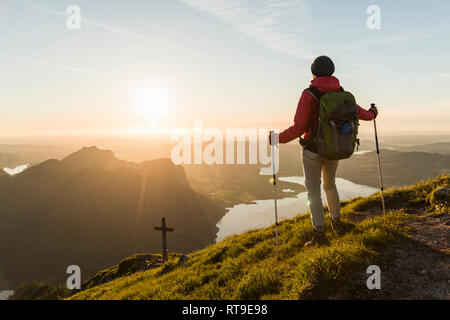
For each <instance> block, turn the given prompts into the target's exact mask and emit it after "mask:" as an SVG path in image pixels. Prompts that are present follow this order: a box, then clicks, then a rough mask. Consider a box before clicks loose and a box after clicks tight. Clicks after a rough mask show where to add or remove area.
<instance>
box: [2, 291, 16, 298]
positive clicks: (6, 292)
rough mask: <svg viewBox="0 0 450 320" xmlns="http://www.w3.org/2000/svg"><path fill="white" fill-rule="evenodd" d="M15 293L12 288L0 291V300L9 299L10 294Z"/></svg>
mask: <svg viewBox="0 0 450 320" xmlns="http://www.w3.org/2000/svg"><path fill="white" fill-rule="evenodd" d="M13 294H14V291H12V290H5V291H0V300H8V298H9V297H10V296H12V295H13Z"/></svg>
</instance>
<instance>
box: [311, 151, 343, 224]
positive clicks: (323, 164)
mask: <svg viewBox="0 0 450 320" xmlns="http://www.w3.org/2000/svg"><path fill="white" fill-rule="evenodd" d="M302 157H303V173H304V175H305V186H306V190H307V192H308V205H309V211H310V212H311V220H312V225H313V227H315V228H318V227H322V226H324V225H325V219H324V214H325V213H324V209H323V203H322V196H321V188H320V184H321V176H322V177H323V189H324V190H325V194H326V196H327V203H328V208H329V210H330V215H331V217H332V218H339V217H340V215H341V203H340V200H339V194H338V191H337V188H336V182H335V178H336V170H337V167H338V164H339V160H328V159H325V158H323V157H321V156H320V155H318V154H317V153H314V152H311V151H308V150H304V149H303V152H302Z"/></svg>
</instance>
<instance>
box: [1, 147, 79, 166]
mask: <svg viewBox="0 0 450 320" xmlns="http://www.w3.org/2000/svg"><path fill="white" fill-rule="evenodd" d="M72 150H73V149H70V148H63V147H57V146H43V145H26V144H23V145H12V144H11V145H9V144H0V153H7V154H10V155H14V156H18V157H20V159H21V161H20V163H17V162H15V164H14V165H16V166H18V165H22V164H26V163H29V164H38V163H40V162H42V161H46V160H48V159H58V160H59V159H62V158H63V157H65V156H67V155H68V154H69V153H70V152H72ZM0 160H1V159H0ZM0 165H1V163H0Z"/></svg>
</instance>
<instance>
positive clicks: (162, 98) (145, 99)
mask: <svg viewBox="0 0 450 320" xmlns="http://www.w3.org/2000/svg"><path fill="white" fill-rule="evenodd" d="M135 95H136V96H135V97H134V98H135V105H136V108H137V111H138V113H139V115H140V116H143V117H145V118H147V119H148V120H149V121H150V122H154V121H157V120H160V119H161V118H163V117H166V116H167V115H168V114H169V107H170V105H169V104H170V103H169V92H168V90H167V89H164V88H159V87H146V88H140V89H138V90H136V93H135Z"/></svg>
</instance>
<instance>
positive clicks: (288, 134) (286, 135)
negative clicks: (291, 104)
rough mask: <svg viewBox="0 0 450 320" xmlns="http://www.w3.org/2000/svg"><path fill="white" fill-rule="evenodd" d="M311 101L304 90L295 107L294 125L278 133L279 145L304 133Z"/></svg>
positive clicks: (310, 97) (309, 113)
mask: <svg viewBox="0 0 450 320" xmlns="http://www.w3.org/2000/svg"><path fill="white" fill-rule="evenodd" d="M311 99H312V96H311V94H310V93H309V92H307V91H306V90H304V91H303V93H302V96H301V97H300V100H299V102H298V105H297V111H296V112H295V117H294V124H293V125H292V126H290V127H289V128H287V129H286V130H284V131H283V132H281V133H280V136H279V141H280V143H288V142H290V141H292V140H294V139H295V138H298V137H300V136H301V135H302V134H304V133H305V132H306V130H307V128H308V124H309V119H310V116H311Z"/></svg>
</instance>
